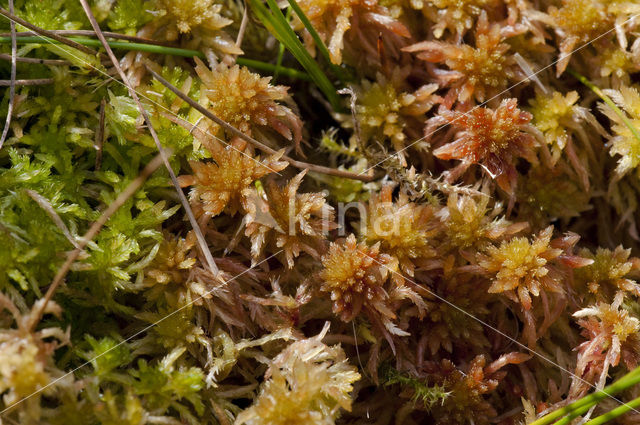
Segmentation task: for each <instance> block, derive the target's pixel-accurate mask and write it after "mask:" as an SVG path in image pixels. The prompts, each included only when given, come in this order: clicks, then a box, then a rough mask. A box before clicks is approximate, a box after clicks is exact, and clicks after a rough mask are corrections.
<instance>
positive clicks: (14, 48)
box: [0, 0, 18, 149]
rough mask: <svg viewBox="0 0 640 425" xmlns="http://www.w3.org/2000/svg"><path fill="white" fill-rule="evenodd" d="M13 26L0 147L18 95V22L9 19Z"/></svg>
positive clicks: (10, 5) (5, 136) (7, 131)
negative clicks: (6, 97) (7, 103)
mask: <svg viewBox="0 0 640 425" xmlns="http://www.w3.org/2000/svg"><path fill="white" fill-rule="evenodd" d="M9 11H10V12H11V13H13V0H9ZM9 24H10V26H11V80H10V81H9V105H8V108H7V118H6V120H5V122H4V128H3V129H2V136H0V149H2V145H4V141H5V140H6V139H7V135H8V134H9V126H10V125H11V115H13V99H14V97H15V96H16V58H17V57H18V42H17V41H16V24H15V23H14V22H13V21H9Z"/></svg>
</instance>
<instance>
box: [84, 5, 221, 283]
mask: <svg viewBox="0 0 640 425" xmlns="http://www.w3.org/2000/svg"><path fill="white" fill-rule="evenodd" d="M80 4H82V8H83V9H84V13H85V14H86V15H87V18H88V19H89V22H90V23H91V26H92V27H93V30H94V31H95V32H96V35H97V36H98V39H99V40H100V42H101V43H102V46H103V47H104V49H105V50H106V51H107V55H108V56H109V59H111V62H112V63H113V66H114V67H115V69H116V70H117V71H118V74H119V75H120V78H121V79H122V82H123V83H124V84H125V85H126V86H127V89H128V90H129V95H130V96H131V97H132V98H133V100H134V102H135V103H136V105H137V107H138V110H139V111H140V114H141V115H142V116H143V118H144V120H145V122H146V123H147V128H148V129H149V133H151V137H152V138H153V141H154V142H155V144H156V147H157V148H158V152H159V153H160V157H161V158H162V161H163V162H164V165H165V167H166V169H167V171H168V172H169V176H170V177H171V182H172V183H173V186H174V187H175V189H176V192H177V193H178V197H179V198H180V202H181V203H182V206H183V207H184V209H185V211H186V213H187V217H188V218H189V222H190V223H191V227H192V228H193V231H194V233H195V234H196V238H197V239H198V245H199V246H200V250H201V251H202V254H203V255H204V257H205V259H206V261H207V265H208V266H209V269H210V271H211V273H212V274H213V275H214V276H217V277H218V278H220V279H221V276H220V273H219V270H218V266H216V263H215V261H214V260H213V255H211V251H210V250H209V246H208V245H207V242H206V240H205V239H204V235H203V234H202V230H201V229H200V226H199V225H198V222H197V220H196V217H195V215H194V214H193V211H192V210H191V206H190V205H189V201H188V200H187V197H186V196H185V195H184V192H183V191H182V188H181V187H180V184H179V183H178V178H177V177H176V174H175V173H174V172H173V168H171V164H169V158H168V156H167V154H166V153H165V151H164V148H163V147H162V144H161V143H160V139H159V138H158V134H157V133H156V130H155V128H154V127H153V123H152V122H151V118H150V117H149V114H148V113H147V110H146V109H145V108H144V106H142V103H141V102H140V98H139V97H138V93H137V92H136V91H135V89H134V88H133V86H132V85H131V83H130V82H129V79H128V78H127V76H126V75H125V73H124V71H122V68H121V67H120V62H119V61H118V59H117V58H116V56H115V55H114V54H113V50H111V46H109V43H107V40H106V38H105V37H104V35H103V34H102V30H101V29H100V25H98V21H96V18H95V16H93V12H92V11H91V7H90V6H89V4H88V3H87V0H80Z"/></svg>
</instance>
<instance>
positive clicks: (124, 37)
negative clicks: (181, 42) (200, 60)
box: [0, 30, 177, 47]
mask: <svg viewBox="0 0 640 425" xmlns="http://www.w3.org/2000/svg"><path fill="white" fill-rule="evenodd" d="M50 32H52V33H55V34H58V35H60V36H65V37H77V36H80V37H97V35H96V33H95V32H94V31H91V30H50ZM36 34H37V33H36V32H35V31H22V32H19V33H16V36H17V37H29V36H32V35H36ZM102 34H104V36H105V37H107V38H113V39H115V40H126V41H133V42H134V43H142V44H155V45H159V46H168V47H171V46H173V47H177V46H174V45H173V44H172V43H169V42H167V41H160V40H151V39H149V38H142V37H135V36H132V35H125V34H120V33H117V32H109V31H102ZM7 35H8V34H7V33H1V34H0V37H6V36H7Z"/></svg>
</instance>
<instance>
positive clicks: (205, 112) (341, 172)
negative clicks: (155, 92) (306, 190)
mask: <svg viewBox="0 0 640 425" xmlns="http://www.w3.org/2000/svg"><path fill="white" fill-rule="evenodd" d="M145 67H146V68H147V71H149V72H150V73H151V75H153V77H154V78H155V79H156V80H158V81H159V82H160V83H161V84H162V85H164V86H165V87H167V88H168V89H169V90H171V91H172V92H173V93H175V94H176V95H177V96H178V97H179V98H180V99H182V100H184V101H185V102H187V103H188V104H189V106H191V107H192V108H194V109H196V110H197V111H198V112H200V113H201V114H202V115H204V116H205V117H207V118H209V119H210V120H211V121H213V122H215V123H216V124H218V125H219V126H221V127H222V128H224V129H225V130H226V131H228V132H230V133H232V134H233V135H235V136H238V137H239V138H241V139H243V140H245V141H246V142H248V143H251V144H252V145H253V146H255V147H256V148H258V149H260V150H261V151H263V152H266V153H269V154H272V155H273V154H275V153H276V150H275V149H272V148H270V147H269V146H267V145H265V144H263V143H262V142H259V141H258V140H256V139H254V138H253V137H251V136H248V135H246V134H244V133H243V132H241V131H240V130H238V129H237V128H235V127H234V126H232V125H231V124H229V123H227V122H226V121H224V120H222V119H220V118H218V117H217V116H215V115H214V114H213V113H211V111H209V110H208V109H207V108H205V107H204V106H202V105H200V104H199V103H198V102H196V101H195V100H193V99H191V98H190V97H189V96H187V95H186V94H184V93H182V92H181V91H180V90H179V89H178V88H177V87H176V86H174V85H173V84H171V83H170V82H168V81H167V80H165V79H164V78H162V77H161V76H160V75H159V74H158V73H157V72H155V71H154V70H153V69H151V68H150V67H149V66H148V65H145ZM282 159H284V160H285V161H287V162H288V163H289V164H291V165H292V166H294V167H296V168H299V169H301V170H310V171H315V172H316V173H322V174H328V175H332V176H337V177H344V178H347V179H353V180H360V181H364V182H370V181H372V180H373V179H374V177H373V175H365V174H356V173H351V172H349V171H344V170H338V169H335V168H330V167H325V166H322V165H316V164H309V163H308V162H303V161H297V160H295V159H293V158H291V157H288V156H283V157H282Z"/></svg>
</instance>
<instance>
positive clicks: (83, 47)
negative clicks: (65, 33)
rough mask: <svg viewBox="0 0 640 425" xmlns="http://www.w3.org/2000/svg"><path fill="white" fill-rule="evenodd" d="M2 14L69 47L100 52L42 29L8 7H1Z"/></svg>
mask: <svg viewBox="0 0 640 425" xmlns="http://www.w3.org/2000/svg"><path fill="white" fill-rule="evenodd" d="M0 15H3V16H5V17H6V18H8V19H9V20H11V21H12V22H15V23H18V24H20V25H22V26H23V27H25V28H29V29H30V30H32V31H35V32H36V33H38V34H40V35H43V36H45V37H49V38H52V39H54V40H57V41H59V42H60V43H63V44H66V45H67V46H69V47H73V48H74V49H77V50H80V51H81V52H83V53H86V54H88V55H91V56H96V55H97V54H98V52H96V51H95V50H93V49H90V48H88V47H86V46H83V45H82V44H79V43H76V42H75V41H73V40H69V39H68V38H65V37H61V36H60V35H58V34H56V33H55V31H49V30H45V29H42V28H40V27H37V26H35V25H33V24H32V23H30V22H27V21H25V20H24V19H22V18H20V17H18V16H16V15H14V14H13V13H11V12H9V11H8V10H6V9H3V8H1V7H0Z"/></svg>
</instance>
